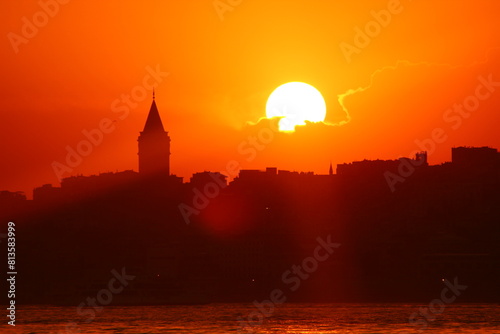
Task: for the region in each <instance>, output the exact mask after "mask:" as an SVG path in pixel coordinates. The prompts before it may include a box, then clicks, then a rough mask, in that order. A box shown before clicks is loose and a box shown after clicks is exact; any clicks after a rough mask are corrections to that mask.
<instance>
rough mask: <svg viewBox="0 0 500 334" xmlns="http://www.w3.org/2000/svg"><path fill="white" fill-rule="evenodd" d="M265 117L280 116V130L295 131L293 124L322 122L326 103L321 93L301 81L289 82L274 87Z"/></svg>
mask: <svg viewBox="0 0 500 334" xmlns="http://www.w3.org/2000/svg"><path fill="white" fill-rule="evenodd" d="M266 116H267V118H272V117H281V119H280V122H279V128H280V131H295V126H297V125H305V124H306V123H305V122H306V121H309V122H322V121H324V120H325V116H326V104H325V100H324V99H323V96H322V95H321V93H320V92H319V91H318V90H317V89H316V88H314V87H313V86H311V85H309V84H306V83H303V82H289V83H286V84H283V85H281V86H279V87H278V88H276V89H275V90H274V91H273V92H272V94H271V95H270V96H269V99H268V100H267V105H266Z"/></svg>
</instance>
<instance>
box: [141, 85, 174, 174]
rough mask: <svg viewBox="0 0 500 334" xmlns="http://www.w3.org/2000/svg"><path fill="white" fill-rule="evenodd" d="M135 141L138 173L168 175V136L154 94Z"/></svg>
mask: <svg viewBox="0 0 500 334" xmlns="http://www.w3.org/2000/svg"><path fill="white" fill-rule="evenodd" d="M137 141H138V142H139V153H138V154H139V173H140V174H142V175H154V174H161V175H170V136H169V135H168V132H167V131H165V129H164V128H163V123H162V121H161V117H160V113H159V112H158V107H157V106H156V101H155V96H154V92H153V102H152V104H151V108H150V110H149V115H148V118H147V120H146V124H145V125H144V130H142V132H141V133H140V134H139V138H138V139H137Z"/></svg>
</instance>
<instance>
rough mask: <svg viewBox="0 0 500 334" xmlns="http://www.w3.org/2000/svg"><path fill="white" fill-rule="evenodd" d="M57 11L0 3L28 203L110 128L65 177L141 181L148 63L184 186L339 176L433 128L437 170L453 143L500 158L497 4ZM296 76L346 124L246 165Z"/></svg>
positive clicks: (289, 139) (10, 137) (15, 165)
mask: <svg viewBox="0 0 500 334" xmlns="http://www.w3.org/2000/svg"><path fill="white" fill-rule="evenodd" d="M55 1H56V0H42V1H40V2H38V1H27V0H22V1H4V2H2V4H1V5H0V7H1V11H0V12H1V14H0V15H2V20H0V29H1V34H2V36H4V38H3V39H2V42H1V44H0V47H1V52H2V79H1V80H2V81H1V83H2V87H1V91H0V94H1V99H0V107H1V110H2V112H1V113H0V133H1V134H2V140H1V141H0V152H1V156H2V160H1V161H0V190H3V189H6V190H11V191H15V190H22V191H26V192H27V194H28V195H29V196H31V190H32V188H34V187H35V186H40V185H42V184H45V183H53V184H56V185H57V184H58V178H57V176H56V174H55V173H54V170H53V167H52V164H53V162H54V161H57V162H60V163H63V164H64V163H65V159H66V154H67V153H66V148H67V147H68V146H69V147H72V148H76V147H77V145H78V144H79V143H80V142H81V141H82V140H84V139H85V136H84V134H83V133H82V131H83V130H89V131H90V130H92V129H95V128H98V127H99V124H100V122H101V121H102V120H103V119H110V120H111V121H113V123H111V125H110V126H111V127H112V128H111V130H109V131H108V133H106V134H104V135H103V139H102V142H100V143H99V144H98V145H95V146H94V147H93V148H92V153H91V154H89V155H88V156H86V157H84V158H83V159H82V161H81V163H78V164H77V165H76V167H74V168H71V169H72V171H71V173H69V172H68V173H65V174H64V175H63V177H65V176H70V175H77V174H84V175H88V174H96V173H99V172H106V171H117V170H118V171H119V170H126V169H134V170H137V136H138V133H139V131H141V130H142V127H143V126H144V122H145V120H146V116H147V112H148V111H149V106H150V104H151V92H150V90H147V89H145V88H144V89H142V90H141V87H143V86H144V83H143V79H144V78H145V76H147V75H148V73H149V72H148V70H147V69H146V68H150V71H152V70H154V69H159V71H160V72H162V73H163V74H160V76H159V79H160V80H161V82H160V83H159V85H158V87H157V88H156V96H157V105H158V108H159V110H160V113H161V116H162V119H163V123H164V126H165V128H166V130H167V131H169V132H170V135H171V137H172V156H171V170H172V172H173V173H175V174H177V175H179V176H183V177H184V178H185V180H186V181H187V180H188V179H189V177H190V176H191V174H192V173H194V172H197V171H203V170H210V171H224V170H225V168H226V164H227V163H228V162H229V161H231V160H235V161H238V162H239V163H240V164H241V167H242V168H265V167H266V166H276V167H279V168H281V169H289V170H299V171H314V172H316V173H327V172H328V166H329V163H330V161H332V163H333V164H337V163H343V162H350V161H353V160H362V159H364V158H367V159H376V158H382V159H393V158H397V157H399V156H407V155H409V154H410V153H411V152H413V151H415V150H417V149H419V147H418V146H417V144H416V143H415V141H416V140H420V141H421V140H425V139H428V138H432V137H431V136H432V135H431V134H432V132H433V130H434V129H435V128H441V129H443V131H442V132H444V136H445V137H443V135H441V137H440V140H439V141H440V142H439V143H437V145H436V149H435V150H434V152H432V154H430V157H429V160H430V162H431V163H433V164H434V163H440V162H443V161H447V160H450V158H451V157H450V148H451V147H453V146H458V145H473V146H482V145H489V146H493V147H496V148H500V136H499V135H498V130H497V127H498V124H499V119H500V113H499V109H500V108H499V106H500V87H496V86H495V82H496V81H499V82H500V66H499V65H498V64H499V60H500V57H499V56H500V52H499V51H498V50H496V49H495V48H498V47H500V30H499V29H498V27H497V26H498V23H497V21H498V14H499V13H500V2H498V1H496V0H489V1H485V0H476V1H457V0H454V1H439V2H437V1H425V0H413V1H410V0H402V1H401V2H399V3H398V1H395V0H391V1H363V2H361V3H360V2H355V1H348V0H342V1H340V0H339V1H324V0H273V1H269V0H243V1H237V0H221V1H219V4H221V3H226V4H229V3H233V4H234V5H233V6H231V5H227V6H229V9H231V10H227V11H224V12H219V13H218V12H217V10H216V9H215V7H214V1H213V0H193V1H160V0H146V1H140V2H139V1H130V0H120V1H115V0H110V1H94V0H87V1H78V0H73V1H68V0H64V1H63V0H59V1H60V2H63V3H64V4H59V5H58V7H59V8H56V7H55V5H54V4H55V3H58V2H55ZM239 2H240V3H239ZM238 3H239V4H238ZM42 4H43V5H42ZM221 6H222V5H221ZM42 7H46V10H47V11H49V12H50V14H51V15H46V14H43V13H41V12H40V11H42V10H43V8H42ZM220 8H222V7H220ZM226 9H228V7H226ZM381 11H382V12H381ZM374 13H375V16H377V15H378V16H379V20H385V21H384V22H382V21H381V23H382V24H380V23H375V21H374V20H375V16H374ZM377 13H378V14H377ZM387 13H390V17H388V16H387V15H385V14H387ZM384 15H385V16H384ZM27 22H28V23H27ZM33 22H34V23H35V24H37V25H38V26H39V27H36V26H35V30H33V29H31V30H30V29H29V27H28V25H30V24H33ZM357 27H358V28H359V29H361V30H365V28H368V29H372V30H369V31H368V32H369V35H371V36H372V37H370V36H368V38H369V40H366V38H365V40H363V38H362V37H360V36H357V34H358V32H357V31H359V30H357ZM31 28H33V27H31ZM356 37H358V38H357V39H356ZM347 44H349V46H347V48H351V49H350V50H353V49H352V48H356V52H353V53H349V54H347V53H346V52H345V50H346V45H347ZM343 49H344V51H343ZM166 72H168V73H169V74H168V76H166V74H165V73H166ZM481 78H482V79H481ZM485 80H486V81H487V80H490V81H493V84H490V85H489V86H488V87H484V83H483V82H484V81H485ZM289 81H303V82H307V83H309V84H311V85H313V86H315V87H316V88H317V89H319V90H320V91H321V92H322V94H323V96H324V97H325V100H326V103H327V108H328V110H327V120H328V122H329V123H330V124H335V123H339V122H341V123H342V121H344V122H343V123H344V124H343V125H341V126H329V125H322V124H319V125H309V126H306V127H303V128H300V129H299V130H298V131H297V132H295V133H293V134H284V133H279V134H278V133H273V136H272V138H270V139H269V138H267V139H266V141H265V143H262V142H257V147H258V148H259V150H255V153H256V154H250V153H249V152H250V151H251V147H252V146H251V145H252V144H251V143H250V141H249V140H248V137H249V136H250V137H253V136H258V135H259V133H261V135H262V133H263V132H262V131H264V132H266V131H265V130H262V129H263V128H265V127H268V123H267V122H266V121H261V122H260V123H258V124H256V125H250V126H249V125H246V124H247V123H248V122H252V124H255V123H256V122H257V121H258V120H259V119H260V118H261V117H264V116H265V104H266V100H267V97H268V96H269V94H271V92H272V91H273V90H274V89H275V88H276V87H278V86H279V85H281V84H283V83H286V82H289ZM152 83H154V80H149V81H148V82H147V85H148V86H150V85H151V84H152ZM481 85H483V87H479V86H481ZM137 87H139V88H137ZM497 88H498V92H496V89H497ZM488 89H490V90H488ZM144 90H147V96H146V97H145V98H143V97H141V96H139V95H137V94H139V93H140V92H144ZM478 91H479V94H480V96H481V100H480V101H479V102H480V103H479V105H477V106H474V105H471V106H470V108H471V109H473V111H472V112H471V113H470V116H469V114H468V113H464V115H466V116H457V115H459V114H458V113H456V112H453V111H447V110H448V109H449V108H453V105H454V104H457V103H460V104H461V103H474V101H475V100H474V98H473V96H475V94H477V92H478ZM131 92H135V93H136V95H135V96H136V97H137V99H136V100H137V101H136V102H137V103H136V105H133V107H130V108H128V109H129V112H128V115H126V117H125V114H124V112H123V109H118V107H123V105H124V104H123V103H122V102H120V99H121V98H122V95H123V94H125V95H127V94H131ZM339 96H340V97H343V99H342V98H341V99H340V101H342V102H343V106H342V105H341V104H340V103H339ZM139 97H141V98H139ZM117 99H118V102H115V101H116V100H117ZM465 101H467V102H465ZM476 101H478V98H476ZM132 102H134V101H132ZM113 103H115V104H113ZM120 110H122V111H120ZM346 113H348V115H347V114H346ZM459 122H460V123H459ZM266 133H268V132H266ZM442 137H443V138H442ZM257 138H259V137H257ZM257 140H260V139H257ZM249 150H250V151H249Z"/></svg>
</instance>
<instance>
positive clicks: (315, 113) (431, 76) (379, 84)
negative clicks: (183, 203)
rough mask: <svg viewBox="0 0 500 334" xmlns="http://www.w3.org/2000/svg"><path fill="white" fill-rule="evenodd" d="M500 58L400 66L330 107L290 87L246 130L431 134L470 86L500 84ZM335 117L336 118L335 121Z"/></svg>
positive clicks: (305, 89) (495, 53)
mask: <svg viewBox="0 0 500 334" xmlns="http://www.w3.org/2000/svg"><path fill="white" fill-rule="evenodd" d="M499 55H500V49H492V50H490V51H489V53H488V55H487V56H486V57H485V59H484V61H481V62H475V63H473V64H469V65H466V66H452V65H450V64H437V63H427V62H416V63H412V62H410V61H405V60H401V61H398V62H397V63H396V64H395V65H392V66H386V67H383V68H380V69H378V70H376V71H375V72H373V73H372V74H371V76H370V77H369V78H367V80H366V84H364V85H361V86H359V87H357V88H351V89H348V90H347V91H346V92H344V93H341V94H338V95H337V99H336V101H335V102H338V103H334V105H325V101H324V100H323V98H322V95H321V93H320V92H319V91H317V90H316V89H315V88H314V87H313V86H311V85H308V84H306V83H300V82H291V83H287V84H284V85H281V86H280V87H278V88H276V89H275V90H274V91H273V92H272V94H270V95H269V98H268V101H267V105H266V116H265V117H260V119H259V120H258V121H257V122H255V123H253V122H247V126H249V127H253V126H256V125H259V123H262V122H264V123H265V124H271V125H272V124H273V123H272V122H271V123H268V122H269V121H270V120H273V119H276V120H277V121H278V126H279V131H280V132H289V133H290V132H295V131H297V130H299V129H300V128H304V129H305V128H308V127H313V126H314V128H315V129H317V128H318V126H324V127H339V126H343V125H346V124H348V123H351V122H354V123H358V124H357V125H354V126H359V127H360V128H363V129H365V128H367V127H368V126H373V125H374V124H377V126H378V128H380V129H386V130H388V131H392V132H394V133H397V132H399V129H402V128H403V125H404V126H407V125H408V123H412V124H418V123H420V125H421V126H423V127H424V128H426V124H430V123H429V121H430V120H433V122H434V121H435V120H436V119H438V122H437V123H439V119H441V121H442V118H443V117H445V116H443V114H444V112H445V111H446V109H447V108H448V107H451V106H452V105H453V103H454V102H455V101H459V100H460V98H462V99H463V98H464V97H466V95H464V94H467V89H466V88H465V87H468V86H470V89H469V91H472V92H473V91H474V85H476V84H477V77H478V76H481V75H483V76H484V77H486V76H488V75H489V74H491V73H493V76H494V78H498V80H500V73H499V71H498V65H497V63H496V61H497V60H498V58H499ZM495 73H497V74H495ZM294 85H295V87H294ZM287 86H289V87H287ZM322 108H324V114H323V109H322ZM398 109H399V110H398ZM330 113H335V114H336V115H337V117H336V118H335V119H333V120H332V119H331V117H329V114H330ZM484 113H490V111H489V110H485V111H484ZM340 114H342V116H341V117H339V115H340ZM389 115H390V116H389ZM488 117H492V115H489V116H488ZM481 118H483V117H481ZM495 118H496V117H495ZM260 125H262V124H260ZM390 126H392V128H391V127H390ZM275 128H277V126H276V125H275ZM367 133H369V131H367Z"/></svg>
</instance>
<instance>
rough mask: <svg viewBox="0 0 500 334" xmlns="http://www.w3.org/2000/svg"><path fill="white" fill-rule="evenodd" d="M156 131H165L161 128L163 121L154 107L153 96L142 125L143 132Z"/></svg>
mask: <svg viewBox="0 0 500 334" xmlns="http://www.w3.org/2000/svg"><path fill="white" fill-rule="evenodd" d="M152 131H154V132H158V131H165V130H164V129H163V123H162V122H161V118H160V113H159V112H158V108H157V107H156V101H155V100H154V98H153V103H152V104H151V108H150V109H149V115H148V119H147V120H146V125H144V130H143V132H152Z"/></svg>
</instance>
